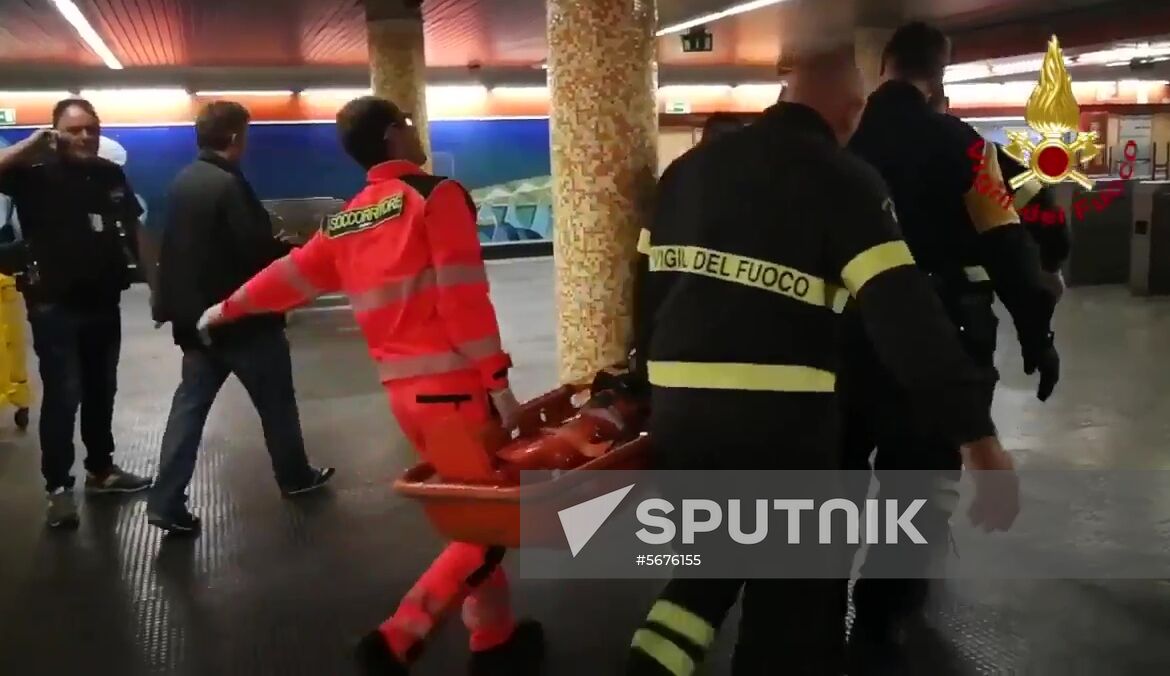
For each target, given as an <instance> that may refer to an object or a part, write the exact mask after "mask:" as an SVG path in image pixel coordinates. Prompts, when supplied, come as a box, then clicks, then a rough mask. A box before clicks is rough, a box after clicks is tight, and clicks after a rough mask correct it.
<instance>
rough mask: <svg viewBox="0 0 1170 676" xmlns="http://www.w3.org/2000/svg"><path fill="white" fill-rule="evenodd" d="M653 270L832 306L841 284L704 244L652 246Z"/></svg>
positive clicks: (810, 303)
mask: <svg viewBox="0 0 1170 676" xmlns="http://www.w3.org/2000/svg"><path fill="white" fill-rule="evenodd" d="M650 271H651V272H689V273H691V274H694V275H702V276H704V277H711V278H712V279H722V280H723V281H726V282H732V283H734V284H742V285H744V286H750V287H753V288H756V289H761V290H763V291H771V292H772V293H775V294H779V295H781V296H786V297H788V298H792V299H793V300H799V301H801V302H803V303H808V304H809V305H816V306H818V307H824V308H833V307H834V305H835V304H836V303H835V301H836V299H837V295H838V292H839V291H840V289H839V287H837V286H834V285H832V284H826V283H825V280H823V279H821V278H820V277H814V276H813V275H809V274H806V273H803V272H801V271H800V270H796V269H793V268H790V267H786V266H783V265H779V264H777V263H771V262H768V261H764V260H760V259H758V258H748V257H747V256H740V255H737V254H731V253H725V252H723V251H715V250H714V249H706V248H704V247H701V246H652V247H650Z"/></svg>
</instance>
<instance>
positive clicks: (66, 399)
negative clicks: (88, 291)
mask: <svg viewBox="0 0 1170 676" xmlns="http://www.w3.org/2000/svg"><path fill="white" fill-rule="evenodd" d="M28 320H29V324H30V325H31V326H32V335H33V349H34V350H35V351H36V353H37V361H38V365H39V368H40V373H41V383H42V386H43V388H44V393H43V394H42V400H41V420H40V437H41V473H42V474H43V475H44V477H45V488H46V489H47V490H49V491H50V492H51V491H54V490H56V489H58V488H72V487H73V483H74V479H73V476H72V470H73V459H74V455H73V429H74V422H75V420H76V418H77V409H78V407H80V408H81V440H82V442H83V443H84V444H85V469H86V470H87V471H89V472H90V473H92V474H98V475H100V474H103V473H105V472H108V471H109V470H110V468H111V467H112V466H113V464H114V461H113V454H114V433H113V430H112V425H113V416H114V394H115V393H116V392H117V390H118V355H119V352H120V350H121V346H122V316H121V312H120V310H119V307H118V304H117V303H106V304H97V305H94V306H92V307H87V308H81V307H73V306H69V305H60V304H55V303H36V302H30V303H29V304H28Z"/></svg>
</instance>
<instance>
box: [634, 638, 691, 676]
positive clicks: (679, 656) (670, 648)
mask: <svg viewBox="0 0 1170 676" xmlns="http://www.w3.org/2000/svg"><path fill="white" fill-rule="evenodd" d="M632 647H633V648H634V650H641V651H642V652H644V653H646V656H647V657H649V658H651V659H653V660H654V661H655V662H657V663H659V664H661V665H662V668H663V669H666V670H667V671H669V672H670V673H672V674H674V676H691V674H693V673H695V661H694V660H692V659H691V656H690V655H688V654H687V653H686V651H684V650H683V649H682V648H680V647H678V646H676V645H675V644H673V643H671V642H670V641H668V640H667V639H665V638H662V637H661V636H659V635H658V634H655V633H654V632H652V631H650V630H649V629H639V630H638V631H637V632H635V633H634V643H633V645H632Z"/></svg>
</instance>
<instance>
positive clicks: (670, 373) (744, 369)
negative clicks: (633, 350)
mask: <svg viewBox="0 0 1170 676" xmlns="http://www.w3.org/2000/svg"><path fill="white" fill-rule="evenodd" d="M646 369H647V373H648V375H649V377H650V383H651V384H653V385H657V386H658V387H678V388H692V389H707V390H751V391H754V392H832V391H833V390H834V388H835V386H836V384H837V377H836V376H835V375H834V374H833V373H832V372H830V371H825V370H823V369H818V368H813V367H812V366H799V365H794V364H733V363H719V362H682V361H651V362H647V363H646Z"/></svg>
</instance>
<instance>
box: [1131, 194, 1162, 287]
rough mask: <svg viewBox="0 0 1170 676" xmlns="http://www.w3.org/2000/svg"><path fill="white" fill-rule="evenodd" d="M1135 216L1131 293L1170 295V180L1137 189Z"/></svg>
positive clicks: (1132, 214) (1134, 197)
mask: <svg viewBox="0 0 1170 676" xmlns="http://www.w3.org/2000/svg"><path fill="white" fill-rule="evenodd" d="M1131 216H1132V218H1131V227H1130V266H1129V279H1128V282H1129V290H1130V292H1131V293H1133V294H1134V295H1135V296H1149V295H1163V294H1170V181H1142V182H1140V183H1138V184H1137V185H1136V186H1134V191H1133V206H1132V209H1131Z"/></svg>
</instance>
